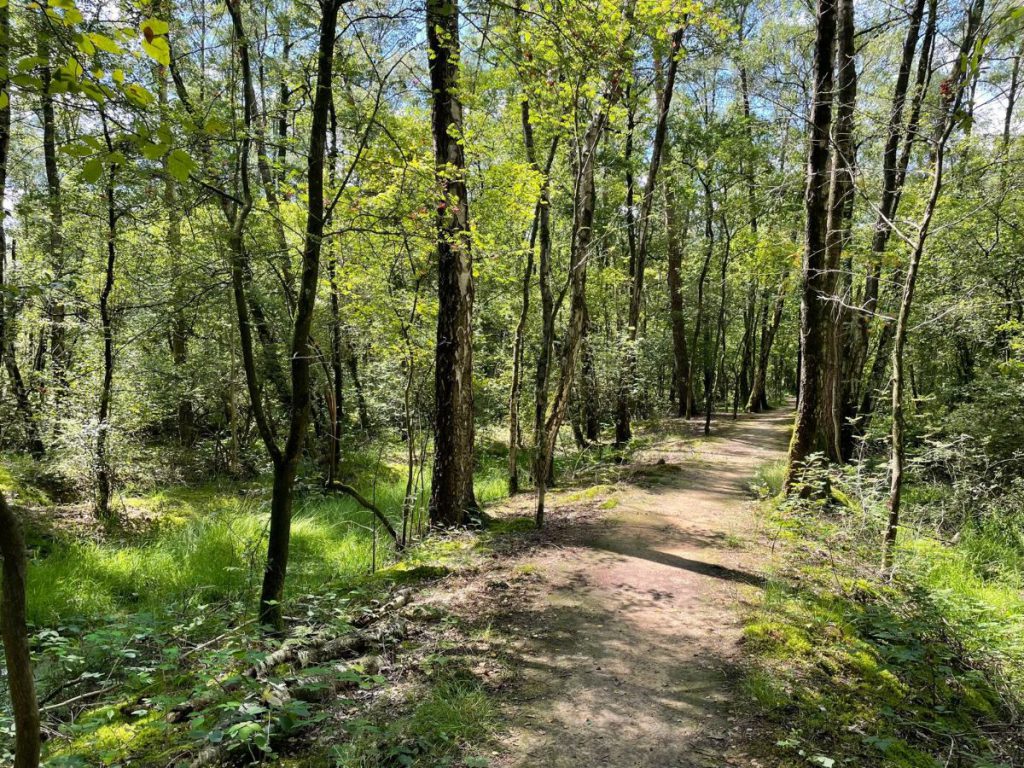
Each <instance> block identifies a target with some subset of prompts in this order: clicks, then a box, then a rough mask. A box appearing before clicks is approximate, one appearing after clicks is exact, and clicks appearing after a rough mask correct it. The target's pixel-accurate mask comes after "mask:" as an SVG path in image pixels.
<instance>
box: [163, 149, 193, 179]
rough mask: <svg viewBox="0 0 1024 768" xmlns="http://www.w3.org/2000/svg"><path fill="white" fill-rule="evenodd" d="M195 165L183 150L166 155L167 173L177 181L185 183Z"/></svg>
mask: <svg viewBox="0 0 1024 768" xmlns="http://www.w3.org/2000/svg"><path fill="white" fill-rule="evenodd" d="M195 167H196V164H195V162H194V161H193V160H192V158H191V157H190V156H189V154H188V152H186V151H185V150H183V149H176V150H174V151H173V152H171V153H170V154H169V155H167V172H168V173H169V174H171V176H173V177H174V178H175V179H177V180H178V181H187V180H188V175H189V174H190V173H191V172H192V171H193V170H194V169H195Z"/></svg>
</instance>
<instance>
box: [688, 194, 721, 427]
mask: <svg viewBox="0 0 1024 768" xmlns="http://www.w3.org/2000/svg"><path fill="white" fill-rule="evenodd" d="M700 181H701V186H703V187H704V263H703V264H702V265H701V268H700V276H699V277H698V278H697V317H696V320H695V321H694V324H693V343H692V344H691V345H690V349H691V353H690V360H689V367H688V371H687V375H686V378H687V379H688V380H689V382H690V389H689V390H688V391H687V400H686V414H687V417H692V416H694V415H696V410H695V400H694V392H693V384H692V382H693V370H694V364H695V359H696V357H697V344H698V343H699V342H702V347H703V360H704V363H705V365H704V367H705V369H706V368H707V355H708V348H709V344H710V333H708V329H707V327H705V326H706V323H705V322H704V287H705V285H706V284H707V279H708V270H709V269H710V268H711V260H712V259H713V258H714V256H715V218H714V217H715V208H714V202H713V201H712V199H711V185H710V184H709V183H708V182H707V181H706V180H705V179H704V178H703V177H702V178H701V180H700ZM702 330H703V331H704V338H703V340H702V339H701V331H702ZM708 386H710V384H709V382H708V381H707V379H706V378H705V380H704V389H705V399H706V390H707V388H708Z"/></svg>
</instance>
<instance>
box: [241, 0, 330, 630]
mask: <svg viewBox="0 0 1024 768" xmlns="http://www.w3.org/2000/svg"><path fill="white" fill-rule="evenodd" d="M342 2H343V0H326V1H325V2H324V3H323V4H322V6H321V8H322V16H321V21H320V39H319V44H318V46H317V68H316V89H315V91H314V94H313V108H312V116H311V117H312V122H311V125H310V128H309V154H308V155H307V162H306V167H307V178H308V189H307V207H306V231H305V236H304V242H303V247H302V273H301V275H300V278H299V294H298V298H297V301H296V305H295V322H294V330H293V333H292V343H291V350H290V354H289V359H290V360H291V391H292V407H291V411H290V413H289V420H288V437H287V440H286V442H285V446H284V450H283V451H282V452H281V453H282V455H281V458H280V460H279V461H277V462H275V465H274V491H273V497H272V499H271V509H270V539H269V542H268V546H267V567H266V571H265V572H264V576H263V589H262V592H261V595H260V621H261V623H262V624H263V625H264V626H267V625H269V626H272V627H274V628H275V629H277V630H280V629H281V628H282V624H283V615H282V612H281V598H282V596H283V593H284V581H285V575H286V573H287V566H288V541H289V538H290V535H291V512H292V509H291V507H292V496H293V493H294V483H295V471H296V468H297V466H298V462H299V458H300V456H301V455H302V446H303V443H304V441H305V438H306V431H307V429H308V427H309V410H310V401H311V397H312V387H311V386H310V367H311V362H312V354H311V350H310V340H309V335H310V327H311V325H312V322H313V312H314V310H315V308H316V291H317V283H318V282H319V279H320V252H321V247H322V242H323V236H324V158H325V155H326V145H327V124H328V112H329V110H330V103H331V80H332V74H333V64H334V44H335V35H336V28H337V25H338V9H339V7H340V5H341V3H342Z"/></svg>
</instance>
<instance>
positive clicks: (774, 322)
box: [747, 274, 787, 413]
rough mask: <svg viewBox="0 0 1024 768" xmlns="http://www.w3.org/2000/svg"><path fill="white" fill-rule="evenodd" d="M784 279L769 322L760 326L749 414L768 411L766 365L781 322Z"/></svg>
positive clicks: (776, 295) (784, 303) (784, 287)
mask: <svg viewBox="0 0 1024 768" xmlns="http://www.w3.org/2000/svg"><path fill="white" fill-rule="evenodd" d="M786 278H787V275H786V274H783V275H782V278H781V279H780V281H779V288H778V292H777V293H776V294H775V306H774V308H773V310H772V318H771V321H768V319H767V318H765V319H764V321H763V322H762V324H761V345H760V348H759V349H758V355H757V360H756V362H755V365H754V379H753V383H752V384H751V387H750V397H749V398H748V399H747V411H749V412H750V413H760V412H761V411H764V410H767V409H768V397H767V381H768V363H769V360H770V359H771V353H772V344H774V343H775V334H776V333H777V332H778V330H779V325H780V323H781V322H782V310H783V309H784V307H785V305H786Z"/></svg>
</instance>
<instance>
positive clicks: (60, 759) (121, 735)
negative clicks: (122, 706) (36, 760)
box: [46, 706, 182, 766]
mask: <svg viewBox="0 0 1024 768" xmlns="http://www.w3.org/2000/svg"><path fill="white" fill-rule="evenodd" d="M73 731H74V732H75V733H76V734H77V735H75V736H73V738H72V739H71V741H70V742H66V743H60V742H58V744H59V746H58V747H57V748H56V749H54V750H53V751H51V752H49V753H48V754H47V755H46V757H47V762H48V763H49V764H57V765H60V764H62V763H65V764H66V763H72V762H73V761H74V759H75V758H81V759H84V760H85V761H86V764H87V765H90V766H93V765H102V766H112V765H121V764H124V763H126V762H131V763H132V764H136V765H140V764H141V765H147V764H153V765H156V764H159V763H160V761H161V760H164V761H166V759H167V758H168V757H169V756H170V755H172V754H173V753H176V752H179V751H180V749H181V747H182V744H181V743H172V742H171V741H170V740H169V738H168V734H169V729H168V726H167V725H166V723H164V720H163V718H162V717H161V714H160V713H159V712H156V711H151V712H148V713H146V714H144V715H142V716H141V717H138V718H136V719H134V720H133V719H130V718H129V717H125V716H124V715H122V714H121V713H120V711H119V709H118V708H117V707H111V706H105V707H100V708H97V709H95V710H92V711H91V712H89V713H87V714H86V715H84V716H82V718H81V719H80V720H79V721H78V723H77V724H76V725H75V726H74V727H73Z"/></svg>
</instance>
